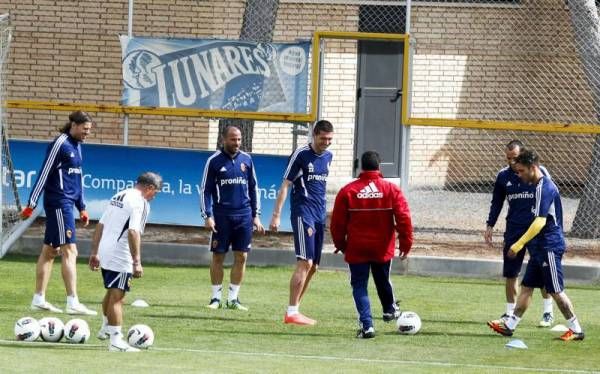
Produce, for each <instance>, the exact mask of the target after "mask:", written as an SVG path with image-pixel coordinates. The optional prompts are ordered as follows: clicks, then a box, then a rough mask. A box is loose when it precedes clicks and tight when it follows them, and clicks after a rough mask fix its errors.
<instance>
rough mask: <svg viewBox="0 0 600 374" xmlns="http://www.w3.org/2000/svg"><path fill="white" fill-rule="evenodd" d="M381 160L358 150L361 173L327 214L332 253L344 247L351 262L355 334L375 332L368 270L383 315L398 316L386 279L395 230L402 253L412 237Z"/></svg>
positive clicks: (403, 207) (403, 202)
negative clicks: (357, 316)
mask: <svg viewBox="0 0 600 374" xmlns="http://www.w3.org/2000/svg"><path fill="white" fill-rule="evenodd" d="M380 162H381V159H380V157H379V154H378V153H377V152H375V151H367V152H365V153H364V154H363V155H362V157H361V167H362V173H361V174H360V176H359V177H358V179H357V180H356V181H354V182H351V183H349V184H348V185H346V186H345V187H344V188H342V189H341V190H340V192H339V193H338V195H337V197H336V199H335V205H334V208H333V214H332V216H331V236H332V238H333V242H334V244H335V247H336V253H337V252H339V251H341V252H343V253H344V259H345V260H346V262H347V263H348V265H349V268H350V284H351V285H352V296H353V297H354V302H355V304H356V309H357V311H358V314H359V322H360V329H359V330H358V334H357V337H358V338H372V337H374V336H375V329H374V327H373V318H372V316H371V306H370V303H369V295H368V292H367V284H368V281H369V271H370V272H371V273H372V274H373V280H374V281H375V286H376V287H377V294H378V295H379V300H380V301H381V306H382V308H383V320H384V321H385V322H390V321H393V320H394V319H396V318H398V317H399V316H400V310H399V308H398V306H397V304H396V300H395V298H394V291H393V289H392V284H391V282H390V268H391V265H392V258H393V257H394V252H395V248H396V246H395V244H396V233H397V234H398V241H399V249H400V256H401V258H402V259H404V258H406V256H407V255H408V252H409V251H410V249H411V247H412V242H413V228H412V222H411V219H410V210H409V208H408V203H407V202H406V199H405V198H404V195H403V194H402V191H401V190H400V187H398V186H396V185H395V184H393V183H390V182H388V181H386V180H384V179H383V175H382V174H381V172H380V171H379V164H380Z"/></svg>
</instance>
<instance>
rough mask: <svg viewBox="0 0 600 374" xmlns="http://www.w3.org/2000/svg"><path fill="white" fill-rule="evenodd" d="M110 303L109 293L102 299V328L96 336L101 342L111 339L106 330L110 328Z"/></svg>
mask: <svg viewBox="0 0 600 374" xmlns="http://www.w3.org/2000/svg"><path fill="white" fill-rule="evenodd" d="M102 275H103V276H104V274H102ZM108 301H109V293H108V292H106V293H105V294H104V298H103V299H102V327H100V330H99V331H98V334H96V337H97V338H98V339H100V340H106V339H108V337H109V335H108V331H107V330H106V328H107V326H108V317H107V313H108Z"/></svg>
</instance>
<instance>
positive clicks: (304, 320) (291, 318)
mask: <svg viewBox="0 0 600 374" xmlns="http://www.w3.org/2000/svg"><path fill="white" fill-rule="evenodd" d="M283 323H288V324H293V325H301V326H314V325H316V324H317V321H315V320H314V319H311V318H308V317H307V316H305V315H304V314H302V313H296V314H291V315H290V314H287V313H286V314H285V317H283Z"/></svg>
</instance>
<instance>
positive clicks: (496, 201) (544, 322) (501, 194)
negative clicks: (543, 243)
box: [484, 140, 562, 327]
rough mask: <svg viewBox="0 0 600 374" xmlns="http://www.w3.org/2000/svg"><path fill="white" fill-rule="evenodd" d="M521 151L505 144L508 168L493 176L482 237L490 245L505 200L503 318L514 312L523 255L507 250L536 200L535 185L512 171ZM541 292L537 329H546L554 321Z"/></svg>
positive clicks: (528, 221)
mask: <svg viewBox="0 0 600 374" xmlns="http://www.w3.org/2000/svg"><path fill="white" fill-rule="evenodd" d="M522 150H523V143H521V142H520V141H519V140H512V141H511V142H509V143H508V144H507V145H506V160H507V162H508V166H507V167H505V168H504V169H502V170H500V172H499V173H498V176H497V177H496V182H495V184H494V192H493V197H492V203H491V206H490V213H489V216H488V220H487V227H486V231H485V235H484V238H485V241H486V243H487V244H488V245H489V246H491V245H492V232H493V229H494V225H495V224H496V221H497V220H498V217H499V216H500V212H501V211H502V205H503V204H504V200H506V201H507V204H508V212H507V214H506V230H505V232H504V248H503V269H502V275H503V276H504V277H505V278H506V286H505V289H506V312H505V313H504V314H503V315H502V318H503V319H506V318H508V317H510V316H511V315H512V314H513V312H514V309H515V303H516V300H517V293H518V277H519V274H520V272H521V267H522V265H523V259H524V258H525V252H526V251H521V252H519V253H518V255H517V256H516V257H514V258H511V257H509V256H508V250H509V248H510V246H511V245H513V244H514V243H515V242H516V241H517V240H518V239H519V238H520V237H521V236H522V235H523V233H525V231H526V230H527V228H528V227H529V225H530V224H531V221H533V218H534V216H533V213H532V212H531V208H530V203H529V201H533V199H534V198H535V186H533V185H529V184H527V183H525V182H523V181H522V180H521V179H520V178H519V175H518V174H517V172H516V169H515V163H514V160H515V159H516V157H517V156H519V153H520V152H521V151H522ZM540 170H541V172H542V173H543V174H544V175H548V176H549V174H548V171H547V170H546V169H545V168H544V167H543V166H540ZM561 214H562V213H561ZM541 292H542V297H543V298H544V313H543V315H542V318H541V320H540V322H539V325H540V327H549V326H550V325H552V322H553V321H554V314H553V311H552V298H551V297H550V295H548V293H547V292H546V291H545V290H544V289H543V288H542V289H541Z"/></svg>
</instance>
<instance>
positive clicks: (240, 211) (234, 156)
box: [200, 126, 265, 311]
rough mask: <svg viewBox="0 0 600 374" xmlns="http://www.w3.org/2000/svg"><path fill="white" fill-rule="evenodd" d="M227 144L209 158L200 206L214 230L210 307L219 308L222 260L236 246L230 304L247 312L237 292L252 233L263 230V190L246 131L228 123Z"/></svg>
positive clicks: (204, 175) (211, 244) (225, 140)
mask: <svg viewBox="0 0 600 374" xmlns="http://www.w3.org/2000/svg"><path fill="white" fill-rule="evenodd" d="M221 136H222V137H223V148H222V149H220V150H218V151H216V152H215V153H214V154H213V155H212V156H210V157H209V158H208V160H207V161H206V166H205V167H204V174H203V176H202V183H201V190H200V205H201V213H202V217H203V218H204V220H205V222H206V227H207V228H208V229H210V230H211V231H212V236H211V239H210V249H211V251H212V253H213V255H212V261H211V264H210V280H211V283H212V297H211V299H210V302H209V304H208V305H207V307H208V308H210V309H218V308H220V307H221V297H222V289H223V286H222V283H223V261H224V260H225V254H226V253H227V251H228V250H229V247H230V246H231V247H232V250H233V253H234V260H233V266H232V268H231V275H230V282H229V292H228V295H227V303H226V307H227V308H229V309H238V310H244V311H246V310H248V308H247V307H245V306H244V305H242V304H241V303H240V300H239V298H238V293H239V290H240V286H241V284H242V280H243V278H244V271H245V269H246V259H247V256H248V252H249V251H250V247H251V242H252V231H253V229H256V230H257V231H258V232H260V233H263V234H264V232H265V229H264V228H263V225H262V224H261V222H260V194H259V193H258V182H257V180H256V171H255V169H254V163H253V162H252V157H250V155H249V154H247V153H245V152H242V151H240V145H241V144H242V133H241V131H240V129H239V128H237V127H235V126H227V127H226V128H225V129H224V130H223V133H222V134H221Z"/></svg>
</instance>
